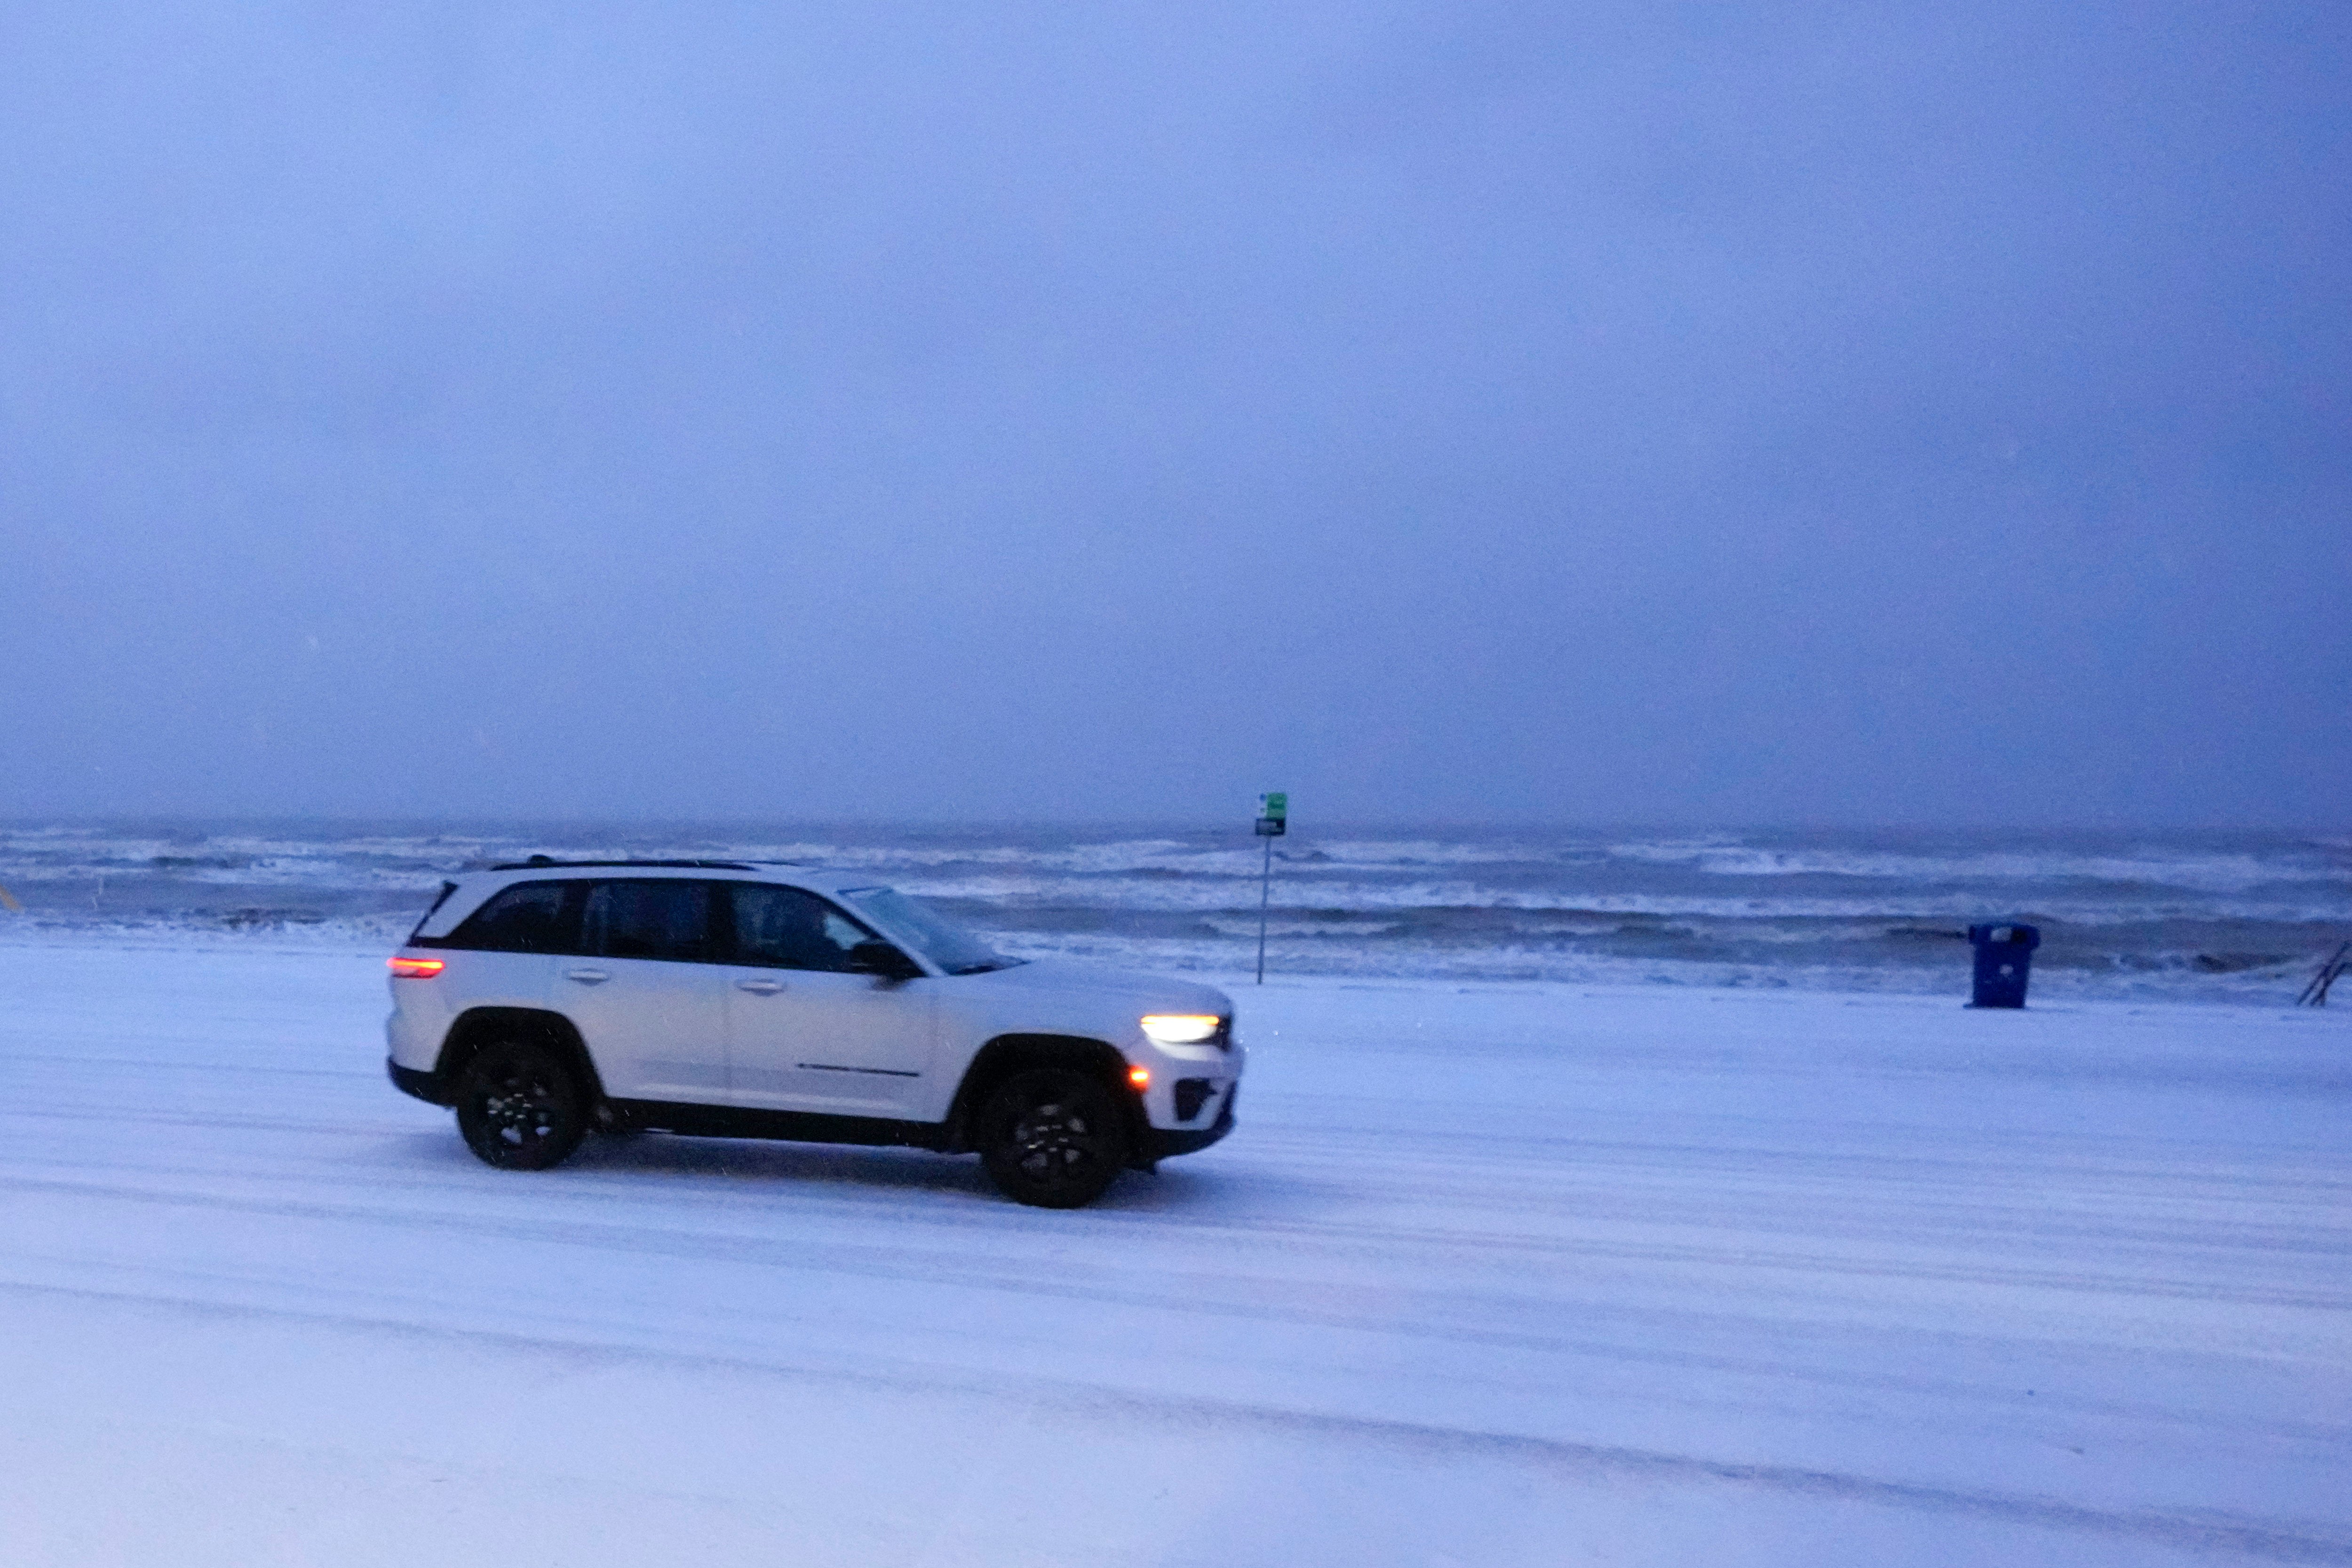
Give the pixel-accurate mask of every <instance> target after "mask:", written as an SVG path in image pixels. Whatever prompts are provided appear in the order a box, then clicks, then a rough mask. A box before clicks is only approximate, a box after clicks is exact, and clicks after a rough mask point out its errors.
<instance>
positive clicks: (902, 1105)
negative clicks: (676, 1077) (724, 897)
mask: <svg viewBox="0 0 2352 1568" xmlns="http://www.w3.org/2000/svg"><path fill="white" fill-rule="evenodd" d="M728 890H729V891H730V893H731V894H732V895H733V903H734V942H733V945H732V948H731V951H730V953H729V959H730V962H729V963H728V964H727V966H726V968H725V971H724V973H725V976H726V997H727V1002H726V1007H727V1050H728V1100H729V1103H730V1104H734V1105H741V1106H750V1107H757V1108H759V1109H761V1110H813V1111H824V1112H829V1113H831V1114H834V1115H837V1116H886V1117H896V1118H907V1117H910V1116H914V1115H918V1114H919V1113H920V1110H921V1109H922V1108H924V1107H927V1106H928V1105H929V1103H930V1097H929V1089H930V1085H929V1083H928V1082H927V1081H926V1075H928V1074H929V1072H930V1071H931V1070H932V1063H931V1037H932V1023H933V1019H932V1016H933V1012H934V1002H935V997H934V994H933V987H935V986H936V985H937V984H938V982H937V981H934V980H930V979H920V980H904V981H885V980H880V979H877V978H876V977H875V976H873V975H871V974H857V973H850V972H849V968H848V961H849V952H850V950H851V949H852V948H854V947H856V945H857V944H858V943H859V942H871V941H873V940H875V934H874V932H873V931H870V930H868V929H867V928H866V926H865V925H863V924H862V923H860V922H859V921H856V920H855V919H853V918H852V917H851V916H849V915H848V914H846V913H845V912H844V911H843V910H840V909H838V908H836V907H835V906H834V905H833V904H831V903H829V902H827V901H826V900H824V899H821V898H819V897H817V896H816V895H815V894H814V893H807V892H803V891H802V890H801V889H798V888H779V887H773V886H771V885H768V884H765V883H760V882H734V883H730V884H729V887H728Z"/></svg>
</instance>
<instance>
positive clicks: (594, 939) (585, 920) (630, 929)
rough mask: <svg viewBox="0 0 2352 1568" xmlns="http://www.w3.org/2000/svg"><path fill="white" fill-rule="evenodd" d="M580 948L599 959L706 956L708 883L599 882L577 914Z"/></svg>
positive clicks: (684, 959)
mask: <svg viewBox="0 0 2352 1568" xmlns="http://www.w3.org/2000/svg"><path fill="white" fill-rule="evenodd" d="M580 951H581V952H586V953H593V954H594V955H595V956H596V957H598V958H666V959H670V960H673V961H681V962H684V963H700V962H703V961H705V960H708V959H709V957H710V956H711V952H710V884H709V883H708V882H688V881H683V880H678V879H663V880H661V881H644V882H598V883H597V884H595V885H594V886H593V887H592V888H590V889H588V903H587V907H586V908H585V909H584V910H583V911H582V913H581V916H580Z"/></svg>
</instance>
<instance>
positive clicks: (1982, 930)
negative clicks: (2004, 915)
mask: <svg viewBox="0 0 2352 1568" xmlns="http://www.w3.org/2000/svg"><path fill="white" fill-rule="evenodd" d="M1969 944H1970V945H1971V946H1973V947H1974V948H1975V949H1976V950H1977V983H1976V988H1975V991H1974V992H1973V994H1971V995H1970V996H1969V1006H1971V1007H2022V1006H2024V1005H2025V977H2026V975H2027V974H2028V973H2030V972H2031V971H2032V968H2033V950H2034V949H2035V948H2037V947H2040V946H2041V945H2042V930H2041V928H2040V927H2039V926H2029V925H2019V924H2017V923H2016V922H2014V921H2011V923H2009V924H2007V925H1981V926H1970V927H1969Z"/></svg>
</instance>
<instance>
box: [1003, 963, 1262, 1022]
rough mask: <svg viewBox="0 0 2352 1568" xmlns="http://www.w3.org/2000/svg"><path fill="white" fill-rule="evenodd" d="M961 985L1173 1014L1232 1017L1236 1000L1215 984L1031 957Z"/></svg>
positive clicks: (1143, 971) (1144, 972) (1099, 965)
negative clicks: (1117, 1000)
mask: <svg viewBox="0 0 2352 1568" xmlns="http://www.w3.org/2000/svg"><path fill="white" fill-rule="evenodd" d="M958 984H964V985H971V986H973V987H979V986H989V987H1001V988H1003V989H1006V990H1021V991H1053V992H1058V993H1060V994H1063V995H1070V994H1085V995H1088V996H1103V997H1112V996H1119V997H1125V998H1127V999H1128V1000H1129V1001H1131V1002H1132V1003H1134V1005H1136V1006H1138V1007H1142V1008H1158V1009H1160V1010H1163V1011H1166V1012H1170V1013H1222V1014H1224V1015H1226V1016H1232V1013H1233V1010H1234V1001H1233V998H1232V997H1230V996H1228V995H1226V994H1224V993H1223V992H1222V991H1220V990H1218V989H1217V988H1216V987H1215V986H1213V985H1202V984H1200V983H1199V982H1197V981H1192V980H1173V979H1171V978H1169V977H1168V976H1167V975H1165V974H1153V973H1150V972H1148V971H1145V970H1139V969H1113V968H1112V967H1110V966H1109V965H1108V964H1101V963H1082V962H1080V961H1079V960H1076V959H1071V958H1039V959H1033V960H1031V961H1030V962H1029V963H1016V964H1014V965H1013V967H1012V968H1010V969H992V970H990V971H989V972H988V973H985V974H969V975H964V976H962V977H961V978H960V980H959V981H958Z"/></svg>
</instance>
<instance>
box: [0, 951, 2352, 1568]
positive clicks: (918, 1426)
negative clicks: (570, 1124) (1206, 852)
mask: <svg viewBox="0 0 2352 1568" xmlns="http://www.w3.org/2000/svg"><path fill="white" fill-rule="evenodd" d="M382 973H383V969H382V963H381V960H380V958H378V957H376V956H373V955H350V954H341V953H333V952H315V951H314V952H266V951H259V950H253V951H241V950H237V949H234V948H229V947H215V948H213V949H211V950H207V951H186V952H175V951H171V950H168V949H162V948H151V949H146V950H128V949H121V948H109V947H102V946H95V945H93V946H89V947H81V948H76V947H67V946H54V945H45V946H38V947H35V946H16V947H0V1563H7V1564H10V1565H12V1568H13V1565H17V1564H27V1565H29V1564H44V1565H46V1564H52V1563H57V1564H64V1563H71V1564H85V1563H90V1564H97V1563H103V1564H116V1563H125V1564H148V1563H152V1564H170V1565H172V1568H199V1565H205V1564H224V1565H226V1564H235V1565H236V1568H254V1565H259V1564H278V1563H287V1564H334V1565H337V1568H352V1565H359V1564H371V1563H401V1564H404V1565H408V1568H414V1565H416V1564H432V1565H434V1568H456V1565H461V1564H473V1563H483V1564H489V1563H497V1564H499V1565H501V1568H512V1565H516V1564H537V1563H547V1564H556V1563H591V1562H593V1563H599V1564H635V1563H705V1564H732V1563H763V1564H765V1563H792V1564H826V1563H845V1564H851V1563H854V1564H886V1563H887V1564H892V1565H898V1564H935V1563H936V1564H945V1563H990V1564H1008V1565H1010V1564H1029V1563H1087V1564H1115V1563H1202V1564H1209V1563H1215V1564H1221V1565H1222V1564H1233V1563H1281V1564H1299V1563H1348V1564H1375V1563H1378V1564H1386V1563H1414V1564H1436V1563H1461V1564H1479V1565H1486V1564H1510V1563H1547V1564H1549V1563H1585V1562H1591V1563H1658V1564H1668V1563H1672V1564H1685V1563H1687V1564H1706V1565H1708V1568H1720V1565H1723V1564H1732V1563H1791V1564H1796V1563H1801V1564H1821V1563H1856V1564H1863V1563H1868V1564H1903V1563H2003V1564H2014V1563H2068V1564H2074V1563H2118V1564H2120V1563H2133V1564H2142V1563H2173V1562H2198V1561H2211V1560H2215V1559H2221V1560H2231V1559H2238V1560H2254V1561H2281V1562H2324V1563H2352V1479H2347V1478H2352V1201H2347V1200H2352V1028H2347V1023H2352V1018H2347V1016H2346V1011H2345V1010H2338V1011H2336V1012H2334V1013H2332V1014H2319V1013H2305V1014H2300V1015H2298V1014H2294V1013H2282V1012H2264V1011H2255V1010H2251V1009H2234V1008H2228V1007H2218V1006H2207V1007H2198V1006H2169V1007H2167V1006H2148V1005H2142V1006H2132V1005H2105V1004H2085V1003H2066V1004H2053V1005H2046V1006H2041V1007H2036V1008H2034V1009H2032V1010H2031V1011H2028V1012H2026V1013H2024V1014H2021V1015H2001V1014H1983V1013H1971V1012H1967V1011H1964V1010H1963V1009H1961V1008H1960V1007H1958V1005H1956V1003H1955V1001H1952V1000H1936V1001H1929V1000H1922V999H1919V998H1915V997H1900V996H1887V995H1868V996H1861V995H1856V996H1844V995H1827V994H1801V993H1797V992H1788V991H1781V992H1732V991H1688V990H1678V989H1673V988H1664V987H1657V988H1626V989H1619V990H1594V989H1590V988H1579V987H1570V986H1553V987H1541V986H1534V985H1526V986H1506V985H1494V986H1480V987H1472V988H1460V987H1455V986H1452V985H1441V984H1395V985H1379V984H1343V983H1339V982H1334V981H1320V982H1315V983H1298V984H1270V985H1268V986H1267V987H1266V988H1265V990H1264V991H1263V992H1260V991H1257V990H1255V989H1242V990H1240V991H1239V993H1238V994H1240V995H1241V998H1242V1001H1243V1032H1244V1037H1246V1039H1247V1040H1248V1042H1249V1045H1250V1047H1251V1050H1252V1052H1253V1060H1252V1067H1251V1077H1250V1079H1249V1080H1248V1083H1247V1085H1246V1088H1245V1089H1244V1095H1243V1099H1242V1122H1243V1124H1242V1127H1241V1129H1240V1131H1238V1132H1237V1133H1236V1134H1235V1135H1234V1137H1233V1138H1232V1139H1230V1140H1229V1141H1228V1142H1225V1143H1224V1144H1223V1145H1222V1146H1220V1147H1218V1148H1216V1149H1214V1150H1212V1151H1210V1152H1207V1153H1205V1154H1202V1155H1200V1156H1197V1157H1195V1158H1193V1159H1190V1160H1182V1161H1176V1162H1171V1163H1169V1164H1168V1165H1166V1166H1165V1167H1163V1168H1162V1170H1161V1171H1160V1173H1159V1174H1157V1175H1156V1176H1143V1175H1132V1176H1129V1177H1126V1178H1124V1179H1123V1180H1122V1182H1121V1184H1119V1186H1118V1187H1117V1188H1115V1189H1114V1190H1113V1193H1112V1194H1111V1196H1110V1198H1109V1199H1108V1201H1106V1202H1105V1203H1104V1204H1103V1205H1101V1206H1100V1207H1097V1208H1095V1209H1092V1210H1088V1211H1085V1212H1082V1213H1077V1214H1047V1213H1041V1212H1038V1211H1034V1210H1027V1209H1023V1208H1019V1207H1016V1206H1014V1205H1011V1204H1008V1203H1005V1202H1003V1200H1001V1199H999V1198H998V1197H996V1196H995V1195H994V1194H992V1192H991V1191H990V1190H989V1189H988V1187H987V1186H986V1184H985V1182H984V1179H983V1178H982V1175H981V1173H980V1172H979V1169H978V1167H977V1165H976V1163H974V1162H972V1161H971V1160H949V1159H942V1158H939V1157H935V1156H929V1155H921V1154H909V1153H898V1152H875V1151H861V1150H836V1149H816V1148H806V1147H800V1146H794V1145H785V1144H752V1143H728V1142H694V1141H688V1140H683V1139H675V1138H667V1137H658V1136H656V1137H648V1138H645V1139H640V1140H636V1141H633V1142H618V1143H616V1142H601V1141H600V1142H596V1143H594V1144H593V1145H592V1146H591V1147H590V1148H589V1149H588V1150H587V1151H586V1152H585V1153H584V1154H583V1156H582V1157H581V1158H580V1159H578V1160H576V1161H575V1162H574V1163H572V1164H570V1165H568V1166H566V1167H564V1168H563V1169H562V1170H560V1171H557V1172H553V1173H545V1174H538V1175H523V1174H509V1173H498V1172H493V1171H490V1170H488V1169H486V1168H484V1167H482V1166H480V1165H478V1164H477V1163H475V1162H474V1161H473V1159H472V1158H471V1157H470V1156H468V1155H467V1153H466V1152H465V1150H464V1149H463V1147H462V1146H461V1145H460V1144H459V1143H458V1142H457V1137H456V1134H455V1131H454V1130H453V1129H452V1127H451V1125H450V1122H449V1120H448V1118H447V1116H446V1113H442V1112H437V1111H435V1110H431V1109H429V1108H427V1107H425V1106H422V1105H418V1104H416V1103H415V1102H413V1101H409V1100H404V1099H402V1098H400V1097H399V1096H398V1095H396V1094H395V1093H394V1091H393V1090H392V1089H391V1088H390V1087H389V1086H388V1085H387V1084H386V1083H385V1082H384V1080H383V1074H382V1068H381V1066H380V1063H381V1058H382V1044H381V1032H380V1019H381V1015H382V1013H383V1008H384V1002H383V984H382V981H381V978H380V977H381V975H382Z"/></svg>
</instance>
